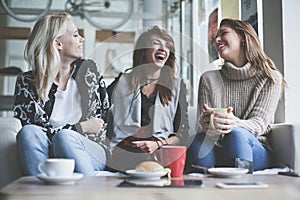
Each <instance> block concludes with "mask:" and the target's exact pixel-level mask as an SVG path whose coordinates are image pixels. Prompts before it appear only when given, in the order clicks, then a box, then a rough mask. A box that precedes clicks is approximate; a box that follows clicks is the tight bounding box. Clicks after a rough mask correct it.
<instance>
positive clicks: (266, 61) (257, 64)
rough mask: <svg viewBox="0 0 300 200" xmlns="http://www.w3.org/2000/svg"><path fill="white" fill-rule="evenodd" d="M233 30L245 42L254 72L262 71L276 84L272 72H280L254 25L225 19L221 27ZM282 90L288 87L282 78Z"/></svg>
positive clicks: (248, 59)
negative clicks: (266, 51)
mask: <svg viewBox="0 0 300 200" xmlns="http://www.w3.org/2000/svg"><path fill="white" fill-rule="evenodd" d="M224 25H226V26H229V27H231V28H233V29H234V30H235V31H236V32H237V33H238V34H239V35H240V36H241V37H242V38H243V39H244V40H245V42H244V44H243V45H244V48H245V55H246V59H247V61H248V62H249V63H250V64H251V66H253V69H254V70H262V71H263V72H264V73H265V74H266V75H267V76H268V77H269V78H270V79H271V81H272V83H275V81H276V80H275V77H274V76H273V73H272V70H275V71H278V69H277V67H276V65H275V64H274V62H273V61H272V60H271V59H270V58H269V57H268V56H267V55H266V54H265V52H264V51H263V49H262V47H261V44H260V41H259V38H258V36H257V33H256V31H255V29H254V28H253V27H252V25H251V24H250V23H248V22H246V21H241V20H237V19H223V20H222V21H221V23H220V27H221V26H224ZM282 86H283V87H282V88H283V89H284V88H285V87H286V81H285V80H284V78H283V76H282Z"/></svg>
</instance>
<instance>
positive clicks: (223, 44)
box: [188, 19, 285, 170]
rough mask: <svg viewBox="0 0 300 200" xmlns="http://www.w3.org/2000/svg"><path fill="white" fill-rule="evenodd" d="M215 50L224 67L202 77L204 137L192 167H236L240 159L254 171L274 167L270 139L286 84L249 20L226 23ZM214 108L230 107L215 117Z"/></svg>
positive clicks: (199, 138)
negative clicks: (211, 118)
mask: <svg viewBox="0 0 300 200" xmlns="http://www.w3.org/2000/svg"><path fill="white" fill-rule="evenodd" d="M215 46H216V49H217V51H218V53H219V55H220V57H221V58H223V59H224V64H223V65H222V66H221V69H219V70H212V71H208V72H205V73H203V74H202V76H201V78H200V82H199V93H198V107H199V116H200V118H199V123H200V125H201V126H200V128H201V132H200V133H198V134H197V136H196V138H195V140H194V142H193V144H192V146H191V147H190V149H189V154H188V155H189V156H188V162H189V164H188V165H191V164H197V165H201V166H204V167H214V166H235V161H237V159H242V160H246V161H249V162H248V164H247V165H248V166H249V168H250V169H251V163H253V168H254V170H261V169H264V168H267V167H269V166H270V165H271V159H272V158H271V154H270V152H271V149H270V146H269V143H268V139H267V135H268V133H269V131H270V125H271V124H272V123H273V122H274V115H275V111H276V108H277V104H278V101H279V99H280V96H281V93H282V90H283V88H284V87H285V81H284V79H283V76H282V74H281V73H280V72H279V71H278V69H277V68H276V66H275V65H274V63H273V62H272V60H271V59H270V58H269V57H267V55H266V54H265V53H264V52H263V50H262V47H261V45H260V42H259V39H258V36H257V34H256V32H255V30H254V29H253V27H252V26H251V25H250V24H249V23H248V22H245V21H240V20H236V19H223V20H222V21H221V24H220V28H219V30H218V33H217V37H216V39H215ZM211 108H227V113H224V114H222V113H214V117H213V124H214V126H215V128H216V130H212V129H211V128H210V114H211V113H212V112H213V111H212V109H211Z"/></svg>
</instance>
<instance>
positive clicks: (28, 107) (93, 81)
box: [13, 59, 109, 143]
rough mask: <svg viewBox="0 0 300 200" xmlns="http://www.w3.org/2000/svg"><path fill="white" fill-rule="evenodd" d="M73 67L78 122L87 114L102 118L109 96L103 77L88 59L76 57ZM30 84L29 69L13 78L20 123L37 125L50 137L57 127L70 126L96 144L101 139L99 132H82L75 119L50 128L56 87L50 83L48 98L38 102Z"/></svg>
mask: <svg viewBox="0 0 300 200" xmlns="http://www.w3.org/2000/svg"><path fill="white" fill-rule="evenodd" d="M75 66H76V68H75V71H74V73H73V75H72V77H71V78H73V79H75V81H76V84H77V87H78V90H79V93H80V96H81V109H82V116H81V119H80V121H79V122H81V121H85V120H87V119H89V118H91V117H101V118H102V119H104V120H105V118H106V112H107V110H108V108H109V99H108V95H107V92H106V86H105V83H104V80H103V76H101V75H100V73H99V72H98V69H97V65H96V63H95V62H94V61H93V60H89V59H87V60H84V59H79V60H77V61H76V63H75ZM33 83H34V76H33V71H28V72H24V73H22V74H20V75H19V76H18V77H17V81H16V86H15V102H14V107H13V110H14V116H15V117H16V118H18V119H20V120H21V123H22V125H23V126H24V125H27V124H35V125H38V126H41V127H43V129H44V131H45V133H46V134H47V135H48V137H49V138H50V139H51V138H52V136H53V135H54V134H55V133H56V132H57V131H59V130H61V129H71V130H74V131H77V132H79V133H81V134H83V135H84V136H86V137H88V138H89V139H91V140H93V141H95V142H97V143H102V142H103V135H101V134H100V133H98V134H89V135H87V134H84V133H82V130H81V126H80V125H79V122H78V123H76V124H66V125H64V126H62V127H58V128H54V127H53V126H52V125H51V124H50V122H49V118H50V116H51V113H52V110H53V106H54V102H55V95H54V94H55V92H56V91H57V87H58V86H57V85H56V84H54V83H53V84H52V87H51V89H50V91H49V95H48V97H49V100H47V101H42V100H41V99H39V98H38V95H37V91H36V88H35V85H34V84H33Z"/></svg>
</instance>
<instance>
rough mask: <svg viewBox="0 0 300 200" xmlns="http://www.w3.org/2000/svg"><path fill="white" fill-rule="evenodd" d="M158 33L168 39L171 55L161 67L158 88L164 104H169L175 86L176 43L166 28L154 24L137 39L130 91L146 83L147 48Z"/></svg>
mask: <svg viewBox="0 0 300 200" xmlns="http://www.w3.org/2000/svg"><path fill="white" fill-rule="evenodd" d="M153 35H157V36H159V37H161V38H162V39H164V40H165V41H167V44H168V48H169V49H170V55H169V57H168V59H167V61H166V63H165V65H164V67H163V68H162V69H161V74H160V77H159V80H158V82H157V90H158V91H159V98H160V101H161V103H162V104H163V105H168V103H169V101H171V100H172V89H173V87H174V77H175V59H176V58H175V45H174V41H173V38H172V36H171V35H170V34H169V33H168V32H167V31H165V30H163V29H160V28H159V27H158V26H153V27H151V28H149V29H148V31H145V32H143V33H142V34H141V35H140V36H139V38H138V39H137V41H136V44H135V48H134V52H133V66H132V67H133V68H132V72H131V73H130V74H131V89H130V90H129V92H130V93H132V92H134V91H136V89H138V88H140V87H141V86H143V85H145V84H146V80H147V78H146V74H145V71H144V70H143V69H144V67H146V65H147V64H148V63H147V62H146V59H145V54H146V51H147V48H149V47H148V46H149V41H150V39H151V36H153Z"/></svg>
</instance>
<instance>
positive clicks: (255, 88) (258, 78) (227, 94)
mask: <svg viewBox="0 0 300 200" xmlns="http://www.w3.org/2000/svg"><path fill="white" fill-rule="evenodd" d="M273 75H274V77H275V79H276V83H275V84H272V82H271V80H270V79H269V78H268V77H267V76H266V75H265V74H264V73H263V72H262V71H258V72H255V71H254V70H252V68H251V65H250V63H247V64H246V65H244V66H243V67H236V66H234V65H233V64H232V63H229V62H225V64H224V65H223V66H222V68H221V69H220V70H211V71H207V72H205V73H203V74H202V76H201V78H200V81H199V91H198V108H199V112H198V113H199V114H200V115H201V113H202V112H203V109H202V107H203V104H204V103H206V104H207V105H208V106H209V107H218V108H220V107H223V108H227V107H229V106H231V107H233V113H234V115H235V116H236V117H238V118H239V119H240V120H239V121H238V122H237V126H238V127H243V128H246V129H248V130H249V131H250V132H252V133H253V134H255V135H256V136H261V135H263V134H266V133H268V132H269V130H270V124H271V123H273V121H274V116H275V111H276V108H277V104H278V101H279V98H280V94H281V83H282V77H281V74H280V73H279V72H278V71H273ZM200 115H199V116H200ZM263 138H264V137H259V139H260V141H263V140H264V139H263Z"/></svg>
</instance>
